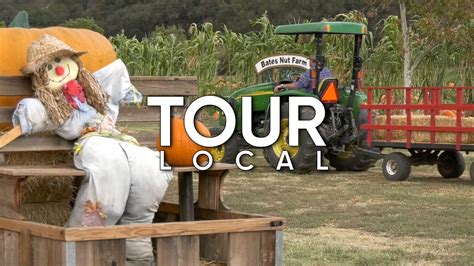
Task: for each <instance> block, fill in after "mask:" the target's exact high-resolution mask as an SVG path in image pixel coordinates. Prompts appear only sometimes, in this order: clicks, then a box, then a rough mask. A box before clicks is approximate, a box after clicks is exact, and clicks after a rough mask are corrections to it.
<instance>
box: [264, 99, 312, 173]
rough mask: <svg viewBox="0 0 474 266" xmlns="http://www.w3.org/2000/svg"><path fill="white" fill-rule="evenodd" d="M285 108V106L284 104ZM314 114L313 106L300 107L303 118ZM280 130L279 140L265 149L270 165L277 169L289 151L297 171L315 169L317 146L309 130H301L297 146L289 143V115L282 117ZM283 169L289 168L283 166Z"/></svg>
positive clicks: (308, 117)
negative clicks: (284, 152) (284, 153)
mask: <svg viewBox="0 0 474 266" xmlns="http://www.w3.org/2000/svg"><path fill="white" fill-rule="evenodd" d="M283 108H285V106H283ZM283 113H285V112H283ZM286 113H288V112H286ZM314 115H315V112H314V109H312V108H308V107H306V108H301V109H300V118H301V119H302V120H310V119H312V118H313V117H314ZM280 130H281V131H280V137H279V138H278V140H277V141H276V142H275V143H274V144H273V145H271V146H268V147H265V148H264V150H263V154H264V156H265V159H266V160H267V162H268V163H269V164H270V166H271V167H273V168H274V169H276V168H277V165H278V162H279V160H280V156H281V155H282V153H283V151H287V152H288V155H289V156H290V158H291V163H292V165H293V168H294V171H295V172H297V173H308V172H310V171H313V170H315V169H316V156H317V155H316V150H317V147H316V146H315V145H314V142H313V140H312V138H311V136H310V135H309V134H308V132H307V131H306V130H300V133H299V145H298V146H297V147H291V146H289V144H288V141H289V135H288V133H289V130H288V117H282V118H281V120H280ZM281 170H289V169H287V168H282V169H281Z"/></svg>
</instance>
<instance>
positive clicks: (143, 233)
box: [0, 217, 285, 241]
mask: <svg viewBox="0 0 474 266" xmlns="http://www.w3.org/2000/svg"><path fill="white" fill-rule="evenodd" d="M0 226H1V223H0ZM284 228H285V219H284V218H278V217H271V218H249V219H232V220H216V221H192V222H175V223H159V224H132V225H115V226H106V227H75V228H66V229H64V239H65V241H86V240H101V239H120V238H134V237H167V236H186V235H205V234H218V233H227V232H254V231H267V230H283V229H284Z"/></svg>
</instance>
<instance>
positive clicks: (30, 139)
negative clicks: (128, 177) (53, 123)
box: [0, 132, 157, 153]
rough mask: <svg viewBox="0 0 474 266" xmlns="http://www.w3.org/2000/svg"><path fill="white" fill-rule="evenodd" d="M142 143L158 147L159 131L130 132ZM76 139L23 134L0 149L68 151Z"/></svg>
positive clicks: (4, 150)
mask: <svg viewBox="0 0 474 266" xmlns="http://www.w3.org/2000/svg"><path fill="white" fill-rule="evenodd" d="M128 135H130V136H133V137H135V138H136V139H137V140H138V142H139V143H140V145H142V146H145V147H151V148H155V147H156V135H157V132H130V133H128ZM73 146H74V141H68V140H65V139H63V138H61V137H59V136H56V135H31V136H27V137H25V136H22V137H19V138H18V139H16V140H14V141H13V142H12V143H10V144H8V145H7V146H5V147H3V148H2V149H0V153H1V152H31V151H68V150H72V148H73Z"/></svg>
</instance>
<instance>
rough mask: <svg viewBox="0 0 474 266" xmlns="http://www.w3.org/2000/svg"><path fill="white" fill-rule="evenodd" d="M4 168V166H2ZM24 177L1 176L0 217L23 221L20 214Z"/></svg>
mask: <svg viewBox="0 0 474 266" xmlns="http://www.w3.org/2000/svg"><path fill="white" fill-rule="evenodd" d="M2 167H3V166H2ZM22 179H23V177H22V176H21V177H10V176H5V175H0V195H1V199H0V216H1V217H7V218H12V219H16V220H23V219H24V217H23V215H21V214H20V196H21V194H20V182H21V180H22Z"/></svg>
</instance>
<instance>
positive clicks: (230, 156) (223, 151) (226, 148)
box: [209, 127, 240, 163]
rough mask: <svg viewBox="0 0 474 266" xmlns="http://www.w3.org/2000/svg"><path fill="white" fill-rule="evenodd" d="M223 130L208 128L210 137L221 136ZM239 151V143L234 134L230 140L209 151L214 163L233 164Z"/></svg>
mask: <svg viewBox="0 0 474 266" xmlns="http://www.w3.org/2000/svg"><path fill="white" fill-rule="evenodd" d="M222 130H223V128H217V127H214V128H210V129H209V131H210V132H211V136H213V137H214V136H217V135H219V134H221V132H222ZM239 151H240V142H239V138H238V133H234V134H233V135H232V137H230V139H229V140H228V141H227V142H226V143H224V144H222V145H220V146H217V147H215V148H213V149H212V150H211V154H212V158H213V159H214V161H215V162H219V163H235V157H236V156H237V154H238V153H239Z"/></svg>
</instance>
